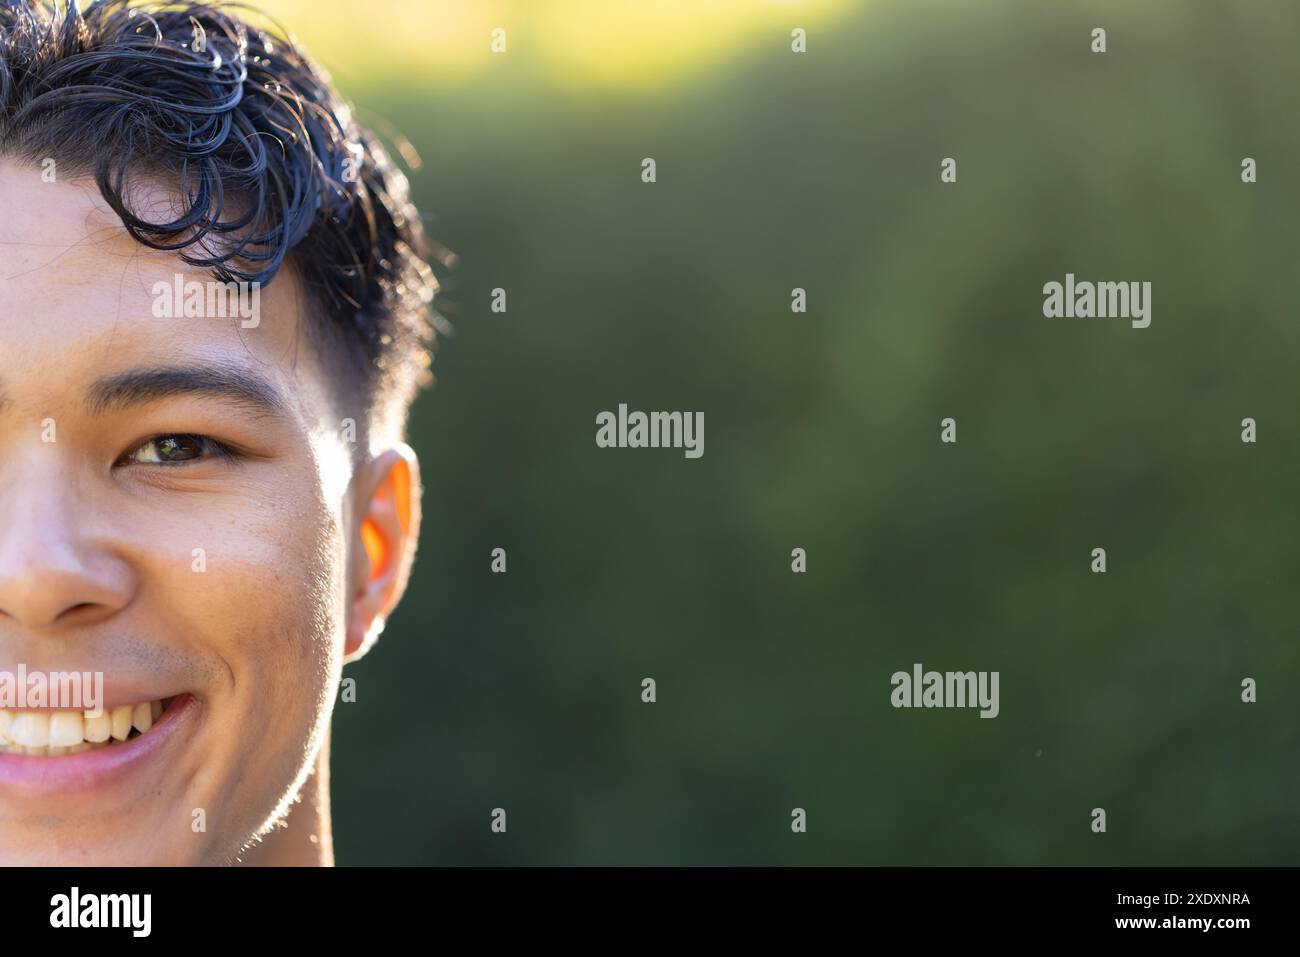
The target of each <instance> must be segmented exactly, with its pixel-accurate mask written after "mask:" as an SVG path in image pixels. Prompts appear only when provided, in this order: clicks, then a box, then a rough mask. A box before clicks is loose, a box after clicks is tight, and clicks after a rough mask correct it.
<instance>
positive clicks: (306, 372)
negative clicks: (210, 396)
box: [0, 159, 328, 414]
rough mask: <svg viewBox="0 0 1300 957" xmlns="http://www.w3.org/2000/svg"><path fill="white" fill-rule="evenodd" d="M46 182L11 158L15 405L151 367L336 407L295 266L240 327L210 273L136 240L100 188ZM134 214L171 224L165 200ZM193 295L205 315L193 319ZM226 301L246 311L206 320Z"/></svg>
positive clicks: (148, 202) (1, 188)
mask: <svg viewBox="0 0 1300 957" xmlns="http://www.w3.org/2000/svg"><path fill="white" fill-rule="evenodd" d="M41 174H42V171H41V169H40V168H39V167H31V166H25V165H19V164H16V163H13V162H11V161H8V160H2V159H0V209H3V210H4V211H5V214H4V215H3V216H0V390H3V391H4V392H5V393H6V394H7V398H8V399H10V400H13V399H14V398H15V397H17V398H18V399H20V400H28V401H31V402H33V403H35V404H38V405H39V404H43V403H48V402H52V401H59V400H61V399H65V398H67V396H66V393H67V392H69V391H70V390H76V389H79V388H83V387H85V386H87V385H88V384H89V383H90V382H91V381H93V380H95V379H98V378H102V377H104V376H106V375H113V374H118V373H121V372H124V371H127V370H130V369H136V368H140V367H141V366H144V365H148V366H171V365H194V364H204V363H219V364H221V365H223V366H225V367H227V368H229V367H232V366H235V367H239V368H243V369H246V370H247V371H249V372H250V373H252V374H255V375H257V376H260V377H262V378H265V379H269V380H271V382H272V384H274V385H275V386H277V387H278V388H279V390H280V391H281V392H283V393H284V394H285V395H286V396H289V397H292V399H293V400H294V401H295V404H296V405H298V406H299V407H300V409H301V411H303V412H304V413H308V414H310V413H311V411H312V406H313V404H314V403H327V402H328V389H327V388H326V384H327V380H326V376H325V375H324V373H323V371H322V369H321V366H320V364H319V361H318V360H317V357H316V356H315V355H314V354H313V352H312V350H311V349H310V348H309V346H308V339H307V337H306V334H305V333H306V330H305V329H304V328H303V324H302V323H303V317H304V309H303V303H302V294H301V291H300V288H299V285H298V283H297V280H296V276H295V275H294V274H293V271H292V269H291V268H290V267H287V266H286V267H285V268H284V269H282V270H281V271H280V273H279V274H278V275H277V277H276V279H275V281H274V282H273V283H270V284H269V285H267V286H265V287H263V288H261V289H259V290H258V291H257V296H256V298H252V297H251V296H245V298H244V299H243V301H242V304H243V306H244V308H245V313H244V314H243V315H242V316H241V314H240V313H239V312H238V305H239V304H238V303H237V302H236V301H235V300H234V299H233V298H232V297H230V295H229V293H228V292H226V291H225V290H224V289H221V288H219V287H218V286H217V284H215V283H214V282H213V279H212V275H211V273H210V272H208V271H207V270H204V269H201V268H196V267H193V266H189V265H187V264H186V263H184V262H183V261H182V260H181V259H180V257H179V256H178V255H177V254H176V253H174V252H170V251H161V250H152V249H149V248H148V247H146V246H144V245H142V244H140V243H138V242H137V241H135V240H134V239H132V238H131V236H130V235H129V234H128V233H127V232H126V230H125V229H124V228H123V226H122V224H121V221H120V220H119V219H118V218H117V216H116V214H114V213H113V211H112V210H111V209H110V208H109V207H108V206H107V204H106V203H104V201H103V199H102V197H101V196H100V195H99V192H98V190H97V189H96V188H95V186H94V184H93V183H91V182H89V181H85V180H78V181H72V182H63V181H55V182H46V181H45V180H44V179H43V177H42V175H41ZM133 205H135V207H136V208H137V210H138V211H141V212H142V213H143V214H144V215H145V217H146V218H150V219H157V220H159V221H163V220H166V219H169V218H171V216H170V215H169V214H170V211H171V210H170V206H169V203H168V200H167V198H166V196H165V194H164V193H163V192H162V191H161V190H158V191H157V192H156V194H154V195H152V196H151V195H148V194H145V195H141V196H139V197H136V198H135V200H134V201H133ZM177 293H180V294H181V296H180V298H179V299H178V297H177ZM187 296H188V297H189V298H190V300H191V303H198V302H200V301H201V302H202V303H203V305H202V306H201V307H200V310H199V311H200V312H202V313H204V315H193V314H192V313H191V314H190V315H188V316H187V315H186V309H185V302H184V299H185V298H186V297H187ZM200 297H202V298H201V299H200ZM217 302H220V303H221V304H223V305H225V306H228V307H235V308H233V309H230V310H229V311H227V312H226V316H225V317H217V316H215V315H211V314H207V310H208V308H209V304H212V303H217ZM254 305H255V306H256V307H257V308H256V314H255V315H254V316H253V317H251V318H249V317H248V316H249V312H248V310H249V308H250V307H252V306H254ZM254 323H255V324H254ZM55 370H57V373H58V374H57V376H52V372H53V371H55ZM317 408H318V409H319V408H321V406H317Z"/></svg>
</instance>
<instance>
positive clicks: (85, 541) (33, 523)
mask: <svg viewBox="0 0 1300 957" xmlns="http://www.w3.org/2000/svg"><path fill="white" fill-rule="evenodd" d="M47 454H48V453H47ZM14 465H15V463H14V462H12V461H11V462H10V463H9V466H6V465H5V464H4V463H0V632H3V630H4V626H5V625H7V624H8V625H17V626H18V627H20V628H22V629H24V630H27V631H31V632H50V631H52V630H57V629H60V628H64V627H72V626H75V625H90V624H95V623H96V622H99V621H103V620H105V619H107V618H110V617H112V616H113V615H114V614H116V613H117V612H118V611H120V610H121V609H122V608H124V607H125V606H126V605H127V604H128V603H129V602H130V600H131V595H132V588H133V581H132V573H131V569H130V567H129V566H128V565H127V563H126V562H125V561H124V560H123V559H122V558H121V557H119V556H118V555H115V554H114V553H113V551H112V549H111V547H109V542H107V541H105V536H104V535H102V534H97V533H96V532H95V531H94V529H95V521H96V516H95V513H94V512H93V510H89V509H87V508H86V502H85V499H86V497H87V496H85V495H84V494H78V492H77V490H76V489H75V488H74V487H73V484H74V483H73V482H72V481H71V480H70V479H69V476H68V474H67V473H66V472H65V473H63V474H59V473H58V472H57V471H55V470H54V469H50V468H39V469H23V470H22V472H21V473H20V472H19V470H18V469H16V468H15V467H13V466H14Z"/></svg>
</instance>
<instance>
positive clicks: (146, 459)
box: [126, 435, 218, 465]
mask: <svg viewBox="0 0 1300 957" xmlns="http://www.w3.org/2000/svg"><path fill="white" fill-rule="evenodd" d="M215 446H216V443H215V442H213V441H212V440H211V439H208V438H204V437H203V436H201V435H159V436H156V437H154V438H152V439H150V440H149V441H148V442H145V443H144V444H143V445H141V446H140V447H139V448H138V449H136V450H135V451H134V452H132V453H131V454H130V455H128V456H127V457H126V460H127V461H129V462H131V463H132V464H135V465H181V464H184V463H185V462H193V461H195V460H197V459H202V458H205V457H207V456H209V455H212V454H213V453H215V452H217V451H218V450H217V449H216V448H215Z"/></svg>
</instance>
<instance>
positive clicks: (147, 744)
mask: <svg viewBox="0 0 1300 957" xmlns="http://www.w3.org/2000/svg"><path fill="white" fill-rule="evenodd" d="M197 715H198V702H197V701H196V700H195V698H194V696H193V695H189V694H181V695H177V696H176V697H175V698H174V699H173V700H172V702H171V704H170V705H168V706H167V710H166V711H164V712H163V713H162V714H160V715H159V716H158V721H157V723H156V724H154V725H153V727H151V728H150V729H149V730H148V731H146V732H145V733H144V734H141V735H139V736H138V737H134V738H131V739H130V740H127V741H119V742H117V743H116V744H113V745H110V746H109V747H107V748H96V749H95V750H93V751H83V752H82V753H81V754H64V755H60V756H59V757H56V758H50V757H40V756H31V755H24V754H3V753H0V798H3V797H4V796H6V795H9V794H13V795H17V796H19V797H56V796H59V795H65V794H73V793H81V792H85V791H91V790H95V789H99V788H105V787H111V786H112V785H114V784H117V783H119V782H121V781H123V780H125V779H126V778H127V777H129V776H130V775H132V774H138V773H140V772H142V771H144V770H145V769H146V767H147V766H148V764H149V763H150V762H151V761H153V762H157V761H159V760H160V759H162V758H165V757H166V754H167V752H168V751H169V750H175V747H176V745H177V744H178V743H179V742H180V740H181V739H182V738H184V737H185V734H186V732H187V731H189V730H191V728H192V726H193V724H194V720H195V718H196V717H197Z"/></svg>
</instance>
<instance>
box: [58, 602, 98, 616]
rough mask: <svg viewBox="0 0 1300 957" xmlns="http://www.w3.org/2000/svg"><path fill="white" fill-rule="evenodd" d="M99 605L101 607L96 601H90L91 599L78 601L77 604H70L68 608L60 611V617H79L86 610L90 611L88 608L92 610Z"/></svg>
mask: <svg viewBox="0 0 1300 957" xmlns="http://www.w3.org/2000/svg"><path fill="white" fill-rule="evenodd" d="M98 607H99V606H98V605H96V604H95V603H94V602H90V601H82V602H78V603H77V604H75V605H69V606H68V607H67V608H65V609H63V611H62V612H60V613H59V617H60V618H76V617H78V616H79V615H80V614H81V613H82V612H84V611H88V610H91V609H94V608H98Z"/></svg>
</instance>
